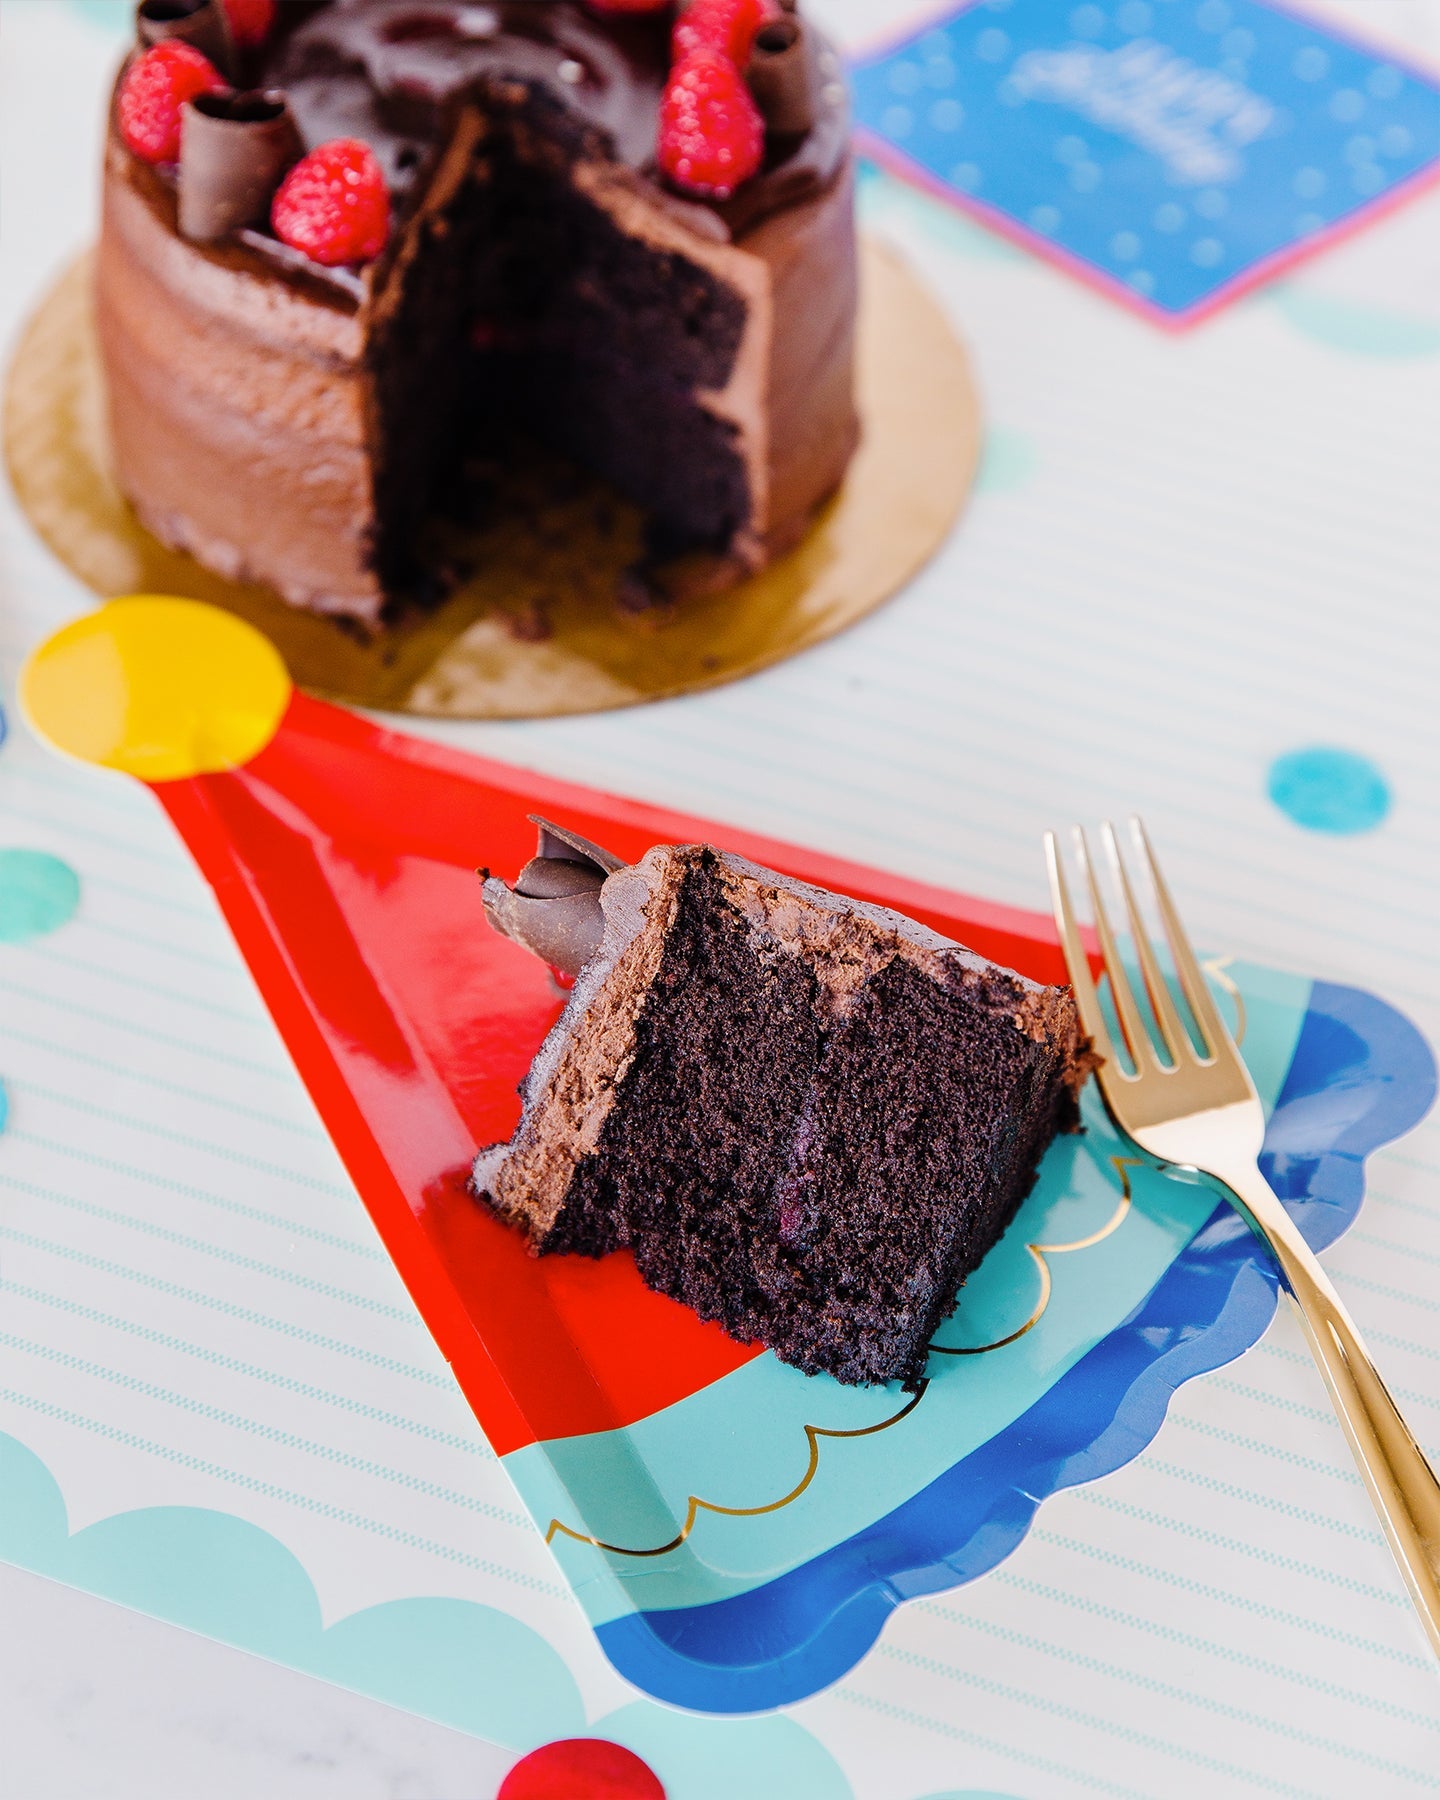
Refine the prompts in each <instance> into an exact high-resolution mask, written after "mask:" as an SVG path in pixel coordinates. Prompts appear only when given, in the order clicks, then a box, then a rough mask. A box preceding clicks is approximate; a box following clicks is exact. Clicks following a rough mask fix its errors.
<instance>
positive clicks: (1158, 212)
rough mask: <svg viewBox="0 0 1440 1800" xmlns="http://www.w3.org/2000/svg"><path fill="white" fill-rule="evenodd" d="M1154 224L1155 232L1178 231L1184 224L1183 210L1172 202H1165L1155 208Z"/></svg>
mask: <svg viewBox="0 0 1440 1800" xmlns="http://www.w3.org/2000/svg"><path fill="white" fill-rule="evenodd" d="M1154 223H1155V229H1156V230H1157V231H1179V230H1180V228H1181V226H1182V225H1184V223H1185V208H1184V207H1183V206H1181V205H1179V204H1178V203H1177V202H1176V201H1174V200H1167V201H1166V202H1165V204H1164V205H1163V206H1157V207H1156V208H1155V220H1154Z"/></svg>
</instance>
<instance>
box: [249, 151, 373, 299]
mask: <svg viewBox="0 0 1440 1800" xmlns="http://www.w3.org/2000/svg"><path fill="white" fill-rule="evenodd" d="M270 223H271V224H272V225H273V226H274V227H275V235H276V237H278V238H279V239H280V241H281V242H282V243H285V244H289V246H290V248H291V249H292V250H302V251H304V253H305V255H306V256H308V257H309V258H310V259H311V261H312V262H318V263H324V264H325V265H326V266H327V267H333V266H334V265H336V264H337V263H363V262H371V261H373V260H374V258H375V257H377V256H378V255H379V254H380V252H381V251H382V250H383V249H384V248H385V240H386V239H387V238H388V237H389V235H390V194H389V191H388V190H387V188H386V186H385V177H384V175H383V174H382V173H381V170H380V165H379V163H378V162H376V160H375V153H374V152H373V151H372V150H371V148H370V146H369V145H368V144H362V143H361V142H360V140H359V139H358V138H332V139H331V140H330V142H329V143H328V144H319V145H317V146H316V147H315V149H313V150H312V151H311V152H310V154H309V155H308V156H302V157H301V159H300V161H299V162H298V163H296V165H295V167H294V168H293V169H292V170H291V171H290V173H289V174H288V175H287V176H286V177H285V179H284V181H282V182H281V184H280V191H279V193H277V194H276V196H275V199H274V202H273V204H272V205H271V208H270Z"/></svg>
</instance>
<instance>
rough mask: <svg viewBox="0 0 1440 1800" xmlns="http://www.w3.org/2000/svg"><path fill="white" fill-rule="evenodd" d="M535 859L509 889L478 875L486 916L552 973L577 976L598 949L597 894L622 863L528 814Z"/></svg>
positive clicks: (600, 918) (601, 919)
mask: <svg viewBox="0 0 1440 1800" xmlns="http://www.w3.org/2000/svg"><path fill="white" fill-rule="evenodd" d="M530 817H531V819H532V820H533V822H534V823H535V824H536V825H537V826H538V827H539V830H540V837H539V842H538V844H537V846H536V850H535V855H534V856H533V857H532V858H531V859H530V861H529V862H528V863H526V865H525V867H524V868H523V869H522V870H521V871H520V874H519V876H518V877H517V879H516V881H515V885H514V886H513V887H511V886H510V885H509V883H507V882H504V881H501V880H500V879H499V878H498V877H497V876H494V875H491V874H490V873H489V871H488V870H482V871H481V874H482V877H483V880H484V888H483V893H484V901H485V916H486V918H487V919H489V921H490V923H491V924H492V925H493V926H494V927H495V929H496V930H497V931H498V932H500V933H501V934H502V936H504V937H508V938H511V939H512V940H513V941H514V942H515V943H517V944H523V945H524V946H525V948H526V949H527V950H532V951H534V953H535V955H536V956H540V957H543V958H544V959H545V961H546V962H548V963H549V964H550V966H551V967H552V968H555V969H559V970H561V972H562V973H564V974H566V975H578V974H579V973H580V971H581V969H583V968H584V967H585V965H586V963H587V962H589V960H590V958H591V957H592V956H593V955H594V954H595V952H596V951H597V950H598V949H599V948H600V939H601V937H602V935H603V934H604V930H605V913H604V910H603V908H602V906H601V903H600V890H601V889H602V888H603V887H604V885H605V883H606V881H607V880H608V878H609V877H610V876H611V875H613V874H614V873H615V872H616V870H618V869H623V868H624V867H625V864H624V863H622V862H621V860H620V858H619V857H618V856H612V855H611V853H610V852H609V851H608V850H604V849H602V848H601V847H600V845H599V844H592V843H591V842H590V840H589V839H588V838H583V837H580V836H578V835H577V834H576V833H575V832H573V831H567V830H566V829H565V827H564V826H563V825H554V824H552V823H551V822H550V820H548V819H542V818H539V817H538V816H537V815H535V814H534V813H532V814H531V815H530Z"/></svg>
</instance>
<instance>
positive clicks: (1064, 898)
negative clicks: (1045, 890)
mask: <svg viewBox="0 0 1440 1800" xmlns="http://www.w3.org/2000/svg"><path fill="white" fill-rule="evenodd" d="M1045 866H1046V867H1047V868H1048V870H1049V871H1050V904H1051V906H1052V908H1053V910H1054V913H1055V927H1056V930H1058V931H1059V933H1060V948H1061V949H1062V950H1063V951H1064V952H1065V964H1066V967H1067V968H1068V969H1069V971H1070V985H1071V987H1072V988H1073V989H1074V990H1075V1005H1076V1006H1077V1008H1078V1009H1079V1012H1080V1024H1081V1026H1082V1028H1083V1030H1084V1032H1085V1035H1086V1037H1088V1038H1089V1039H1090V1042H1091V1043H1092V1044H1093V1045H1094V1047H1095V1050H1096V1053H1097V1054H1098V1055H1100V1056H1103V1057H1104V1058H1105V1060H1106V1062H1107V1063H1108V1064H1109V1065H1110V1066H1111V1067H1112V1068H1115V1069H1116V1070H1117V1071H1118V1069H1119V1065H1118V1063H1116V1061H1115V1046H1114V1045H1113V1044H1112V1043H1111V1041H1110V1027H1109V1026H1108V1025H1107V1024H1106V1022H1105V1013H1104V1011H1103V1009H1102V1008H1101V1005H1100V996H1099V994H1098V993H1097V992H1096V989H1095V978H1094V976H1093V975H1092V974H1091V973H1090V958H1089V957H1088V956H1087V955H1086V954H1085V946H1084V944H1083V943H1082V942H1081V941H1080V926H1079V923H1078V921H1077V920H1076V917H1075V909H1074V907H1073V906H1071V904H1070V889H1069V887H1068V886H1067V885H1066V881H1065V866H1064V864H1063V863H1062V862H1061V860H1060V843H1059V840H1058V839H1057V838H1056V836H1055V833H1054V832H1053V831H1047V832H1046V833H1045Z"/></svg>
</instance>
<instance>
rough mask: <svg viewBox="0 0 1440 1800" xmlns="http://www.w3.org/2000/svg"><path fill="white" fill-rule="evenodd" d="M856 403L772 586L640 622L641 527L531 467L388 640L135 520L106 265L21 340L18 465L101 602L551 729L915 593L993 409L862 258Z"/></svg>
mask: <svg viewBox="0 0 1440 1800" xmlns="http://www.w3.org/2000/svg"><path fill="white" fill-rule="evenodd" d="M858 388H859V401H860V411H861V417H862V420H863V424H864V437H863V441H862V443H861V447H860V450H859V452H858V453H857V455H856V458H855V461H854V463H853V464H852V465H851V469H850V473H849V476H848V477H847V479H846V482H845V485H844V487H843V488H842V489H841V491H840V493H839V494H838V495H837V496H836V498H835V499H834V500H833V501H832V502H831V503H830V504H829V505H828V506H827V507H826V508H825V509H824V511H823V512H822V513H821V515H820V516H819V518H818V519H817V520H816V523H815V524H814V526H813V527H812V529H811V531H810V532H809V534H808V535H807V536H806V538H805V539H804V540H803V541H802V542H801V543H800V544H799V546H798V547H797V548H796V549H795V550H793V551H792V552H791V553H790V554H789V555H787V556H785V557H782V558H781V559H780V560H779V561H778V562H776V563H775V564H773V565H772V566H771V567H770V568H768V569H766V570H765V571H764V572H763V573H762V574H760V575H756V576H753V577H750V578H749V579H747V580H743V581H741V582H739V583H738V584H731V585H729V586H722V587H715V586H714V585H711V586H710V587H709V588H708V590H707V588H706V585H705V583H704V581H703V580H696V581H695V582H694V583H693V584H691V585H687V586H686V587H685V588H684V590H683V591H684V594H685V597H684V598H681V599H677V600H674V601H673V602H670V603H669V604H666V605H663V606H660V607H653V608H649V609H646V610H640V611H633V610H630V611H627V610H626V607H625V606H624V604H622V598H621V596H622V592H623V585H624V580H625V573H626V570H627V569H628V568H629V567H630V566H631V565H632V564H633V563H634V562H635V560H636V558H637V556H638V554H639V550H640V518H639V515H638V514H637V513H635V512H634V510H633V509H631V508H629V507H627V506H625V505H624V504H623V503H618V502H615V501H614V500H613V498H611V497H608V496H607V494H606V493H605V491H604V490H601V489H600V488H599V487H598V485H594V484H586V483H582V482H578V481H571V482H570V483H568V484H564V485H562V491H561V492H560V493H558V494H557V492H556V491H555V487H554V484H553V483H549V482H546V481H545V480H543V478H541V477H540V475H539V474H538V472H536V471H531V472H529V473H527V472H526V471H524V470H523V469H522V470H519V471H517V472H514V473H512V475H511V476H510V487H509V490H508V491H502V494H501V497H500V504H499V505H497V506H496V507H495V508H494V509H493V514H492V517H493V520H494V522H493V523H491V524H489V525H487V526H485V527H484V528H466V529H462V528H459V527H445V528H444V534H445V536H444V541H443V542H440V543H437V544H436V545H435V546H434V548H435V549H436V550H437V552H438V553H439V554H441V555H443V556H444V557H446V558H447V559H448V560H450V561H451V562H452V563H453V564H455V565H456V566H457V567H460V568H471V569H473V570H474V571H475V573H473V574H472V575H469V576H468V577H467V578H466V579H465V580H464V581H463V582H462V584H461V585H460V586H458V587H457V588H455V589H454V591H453V592H452V593H451V594H450V596H449V597H448V598H447V599H446V600H445V601H444V602H443V604H442V605H440V606H439V608H438V609H437V610H435V611H433V612H430V613H428V614H417V615H414V616H409V617H406V618H404V619H402V620H401V621H400V622H399V623H397V624H396V625H395V626H393V627H392V628H391V629H389V630H388V631H386V632H384V633H382V634H381V635H380V636H379V637H377V638H374V639H372V640H370V641H365V640H364V639H363V638H362V637H361V636H360V635H358V634H357V633H356V632H354V630H353V629H352V628H350V627H347V626H345V625H343V624H338V623H336V622H334V621H332V620H327V619H322V618H317V617H315V616H313V615H311V614H308V613H303V612H298V611H296V610H295V609H294V608H292V607H289V606H287V605H285V603H284V602H283V601H281V600H280V599H279V598H278V597H277V596H276V595H275V594H273V593H272V592H271V591H270V590H269V589H267V588H261V587H256V586H249V585H243V584H241V583H238V582H232V581H226V580H225V579H224V578H223V577H221V576H219V575H214V574H212V573H211V572H210V571H209V570H208V569H205V568H202V567H201V566H200V564H199V563H197V562H195V561H194V559H193V558H191V557H189V556H187V555H185V554H183V553H182V552H178V551H173V550H167V549H166V548H165V546H164V545H163V544H161V543H160V542H159V541H158V540H157V539H155V538H153V537H152V536H151V535H150V534H149V533H148V532H147V531H145V530H144V529H143V527H142V526H141V525H140V524H139V522H138V521H137V520H136V518H135V516H134V514H133V513H132V512H131V510H130V508H129V506H128V505H127V504H126V502H125V500H124V499H123V498H122V496H121V494H120V491H119V489H118V488H117V486H116V484H115V481H114V478H113V476H112V475H111V473H110V470H109V455H108V446H107V443H106V430H105V422H104V400H103V390H102V376H101V370H100V363H99V355H98V349H97V345H96V341H95V331H94V321H93V313H92V306H91V263H90V259H89V258H88V257H86V258H84V259H82V260H81V261H80V262H78V263H76V264H75V265H74V266H73V267H72V268H70V269H69V270H68V271H67V272H66V273H65V274H64V275H63V276H62V277H61V278H60V280H59V281H58V282H57V283H56V285H55V287H54V288H53V289H52V290H51V292H50V293H48V294H47V295H46V296H45V298H44V299H43V300H42V302H41V303H40V306H39V308H38V310H37V311H36V313H35V315H34V317H33V318H32V319H31V321H30V322H29V324H28V326H27V327H26V329H25V331H24V333H23V335H22V337H21V339H20V344H19V347H18V349H17V351H16V354H15V358H14V361H13V363H12V364H11V367H10V370H9V374H8V378H7V381H6V390H5V422H4V423H5V457H6V462H7V466H8V468H9V472H10V479H11V481H12V483H13V484H14V488H15V492H16V494H17V496H18V498H19V500H20V504H21V506H22V507H23V508H24V510H25V512H26V513H27V514H28V516H29V518H30V521H31V523H32V524H33V525H34V527H35V529H36V530H37V531H38V532H39V534H40V536H41V537H42V538H43V539H44V540H45V542H46V543H47V544H48V545H49V546H50V548H51V549H52V550H53V551H54V552H55V554H56V555H57V556H58V557H59V558H60V560H61V562H63V563H64V564H65V565H66V566H67V567H68V568H70V569H71V570H73V572H74V573H75V574H76V575H77V576H79V578H80V580H81V581H83V582H84V583H85V585H86V586H87V587H89V588H91V589H92V590H93V591H94V592H95V593H96V594H98V595H101V596H102V597H106V598H108V597H110V596H113V595H117V594H132V593H148V594H175V595H180V596H182V597H185V598H189V599H194V600H208V601H210V602H212V603H213V604H215V605H218V606H223V607H227V608H229V609H230V610H231V611H232V612H236V613H238V614H240V616H241V617H242V618H245V619H248V620H249V621H250V622H251V624H253V625H256V626H258V627H259V629H260V630H261V631H263V632H264V633H265V635H266V636H267V637H268V638H269V639H270V640H271V641H272V642H273V643H274V644H275V646H276V647H277V648H278V649H279V651H280V653H281V655H282V656H283V657H284V659H285V661H286V663H287V665H288V666H289V669H290V673H291V675H292V676H293V677H294V679H295V680H296V682H297V683H299V684H300V685H301V686H302V687H305V688H308V689H310V690H311V692H313V693H316V694H320V695H323V696H324V697H325V698H327V699H331V700H339V701H342V702H347V703H349V704H352V705H357V706H365V707H371V708H377V709H381V710H387V711H394V712H408V713H418V714H425V715H428V716H430V717H433V718H455V719H460V718H465V719H519V718H541V717H553V716H556V715H559V714H566V713H586V712H599V711H603V710H605V709H607V708H611V707H618V706H629V705H633V704H634V703H636V702H637V701H642V700H660V699H665V698H668V697H670V696H673V695H677V694H687V693H694V692H696V691H698V690H699V689H702V688H709V687H715V686H717V685H719V684H720V683H722V682H727V681H734V680H736V679H737V678H738V677H740V676H742V675H749V674H752V673H753V672H754V671H755V670H757V669H762V668H765V667H766V666H767V665H769V664H771V663H776V662H779V661H781V660H782V659H783V658H785V657H787V656H793V655H794V654H795V653H796V652H797V651H800V650H805V649H808V648H809V647H810V646H811V645H812V644H818V643H820V642H822V641H823V640H824V639H826V638H828V637H833V636H834V634H835V633H836V632H838V631H843V630H844V628H845V627H846V626H847V625H852V624H854V622H855V621H856V620H857V619H860V618H863V617H864V616H865V614H867V613H869V612H871V611H873V610H874V609H875V608H876V607H877V606H879V605H881V603H882V602H883V601H885V600H887V599H888V598H890V596H891V595H893V594H894V593H895V592H896V591H897V590H898V589H899V588H901V587H903V586H904V584H905V583H906V582H907V581H908V580H909V579H910V578H911V576H913V575H914V574H915V573H916V571H917V570H918V569H919V568H921V566H922V565H923V564H924V563H925V562H926V561H927V560H928V559H929V558H930V556H932V555H933V554H934V552H935V551H936V550H937V549H938V548H939V546H940V544H941V543H942V542H943V541H944V539H945V537H946V536H947V534H948V533H949V531H950V529H951V527H952V525H953V524H954V522H955V518H956V516H957V514H958V513H959V511H960V508H961V506H962V504H963V503H964V500H965V497H966V495H967V494H968V493H969V490H970V487H971V484H972V482H973V480H974V477H975V470H976V466H977V463H978V461H979V453H980V413H979V406H978V403H977V399H976V394H975V387H974V383H973V381H972V379H971V374H970V367H969V362H968V359H967V357H966V354H965V351H964V349H963V348H962V347H961V345H960V343H959V342H958V341H957V339H956V337H955V334H954V332H953V331H952V329H951V327H950V324H949V321H948V320H947V319H946V317H945V315H944V313H943V312H942V310H941V309H940V307H939V306H938V304H937V303H936V302H935V300H934V299H933V298H932V297H931V295H930V294H929V293H928V292H927V290H926V289H925V288H924V287H923V286H922V284H921V283H920V281H919V280H918V279H917V277H916V276H915V275H914V274H913V273H912V272H911V271H910V270H909V269H908V268H907V267H906V265H905V264H904V263H903V262H902V261H901V260H900V259H899V258H898V257H897V256H895V255H894V254H893V253H892V252H889V251H888V250H886V249H884V248H882V247H880V246H877V245H875V244H873V243H867V244H866V245H865V248H864V255H863V301H862V307H861V325H860V345H859V366H858ZM567 487H568V491H566V488H567ZM690 573H691V574H692V575H697V574H698V575H700V576H703V574H704V571H703V570H692V571H690ZM692 587H693V591H692Z"/></svg>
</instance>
